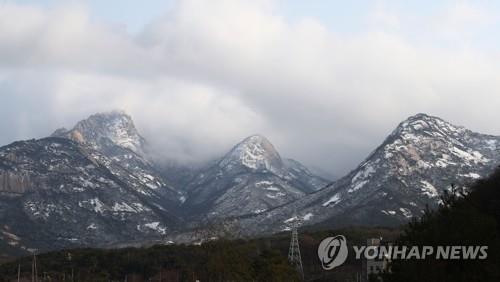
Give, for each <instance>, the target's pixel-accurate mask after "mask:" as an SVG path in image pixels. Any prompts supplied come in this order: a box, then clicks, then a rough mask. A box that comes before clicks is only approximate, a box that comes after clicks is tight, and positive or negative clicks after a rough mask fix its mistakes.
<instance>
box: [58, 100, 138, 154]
mask: <svg viewBox="0 0 500 282" xmlns="http://www.w3.org/2000/svg"><path fill="white" fill-rule="evenodd" d="M52 136H56V137H66V138H69V139H71V140H74V141H76V142H78V143H85V144H88V145H91V146H92V147H93V148H94V149H95V150H98V151H106V150H108V149H109V147H110V146H112V145H117V146H120V147H122V148H126V149H129V150H131V151H132V152H134V153H136V154H138V155H140V156H145V153H144V151H145V146H146V140H145V139H144V138H143V137H142V136H141V135H140V134H139V132H138V131H137V129H136V128H135V125H134V122H133V120H132V118H131V117H130V116H129V115H127V114H126V113H125V112H123V111H116V110H115V111H111V112H107V113H98V114H94V115H92V116H90V117H89V118H87V119H85V120H82V121H80V122H78V123H77V124H76V125H75V127H73V129H71V130H67V129H65V128H60V129H58V130H56V131H55V132H54V133H53V134H52Z"/></svg>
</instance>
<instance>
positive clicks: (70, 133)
mask: <svg viewBox="0 0 500 282" xmlns="http://www.w3.org/2000/svg"><path fill="white" fill-rule="evenodd" d="M146 148H147V147H146V141H145V140H144V138H143V137H141V135H140V134H139V133H138V131H137V129H136V128H135V126H134V123H133V121H132V119H131V118H130V116H128V115H126V114H125V113H123V112H117V111H114V112H110V113H100V114H95V115H92V116H90V117H89V118H88V119H86V120H83V121H80V122H78V123H77V124H76V126H75V127H74V128H73V129H71V130H66V129H59V130H57V131H56V132H54V134H52V137H49V138H44V139H40V140H29V141H21V142H15V143H13V144H11V145H8V146H5V147H1V148H0V222H1V223H2V227H0V228H1V230H0V232H1V233H0V237H2V239H4V240H5V241H4V242H7V245H5V244H4V246H1V244H0V248H2V249H3V247H6V248H8V247H9V246H11V247H16V248H17V249H18V250H26V249H30V248H37V249H42V250H44V249H45V250H47V249H55V248H63V247H68V246H103V245H107V244H111V243H116V242H120V241H131V240H141V241H142V240H146V239H159V238H162V237H163V236H164V235H165V234H166V232H167V231H171V230H172V229H174V228H178V227H179V225H180V223H181V222H182V219H181V218H180V217H179V214H180V212H179V209H180V205H181V203H182V201H183V200H184V194H183V193H181V192H179V191H177V190H176V189H175V188H174V187H172V186H171V185H169V184H168V183H166V181H164V180H163V178H162V176H161V174H160V173H159V172H158V170H157V169H156V167H155V165H154V164H153V163H152V162H150V161H149V159H148V157H147V154H146V153H145V152H146ZM2 234H3V235H2ZM9 244H10V245H9Z"/></svg>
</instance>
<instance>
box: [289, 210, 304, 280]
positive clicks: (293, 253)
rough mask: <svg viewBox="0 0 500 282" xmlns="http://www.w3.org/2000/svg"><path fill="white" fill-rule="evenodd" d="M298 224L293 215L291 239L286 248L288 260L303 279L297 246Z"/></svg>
mask: <svg viewBox="0 0 500 282" xmlns="http://www.w3.org/2000/svg"><path fill="white" fill-rule="evenodd" d="M298 226H299V219H298V217H297V216H295V220H294V221H293V222H292V226H291V227H292V239H291V240H290V248H289V249H288V261H289V262H290V264H291V265H292V266H293V267H295V269H296V270H297V272H298V273H299V275H300V277H301V278H302V280H304V269H303V268H302V258H301V256H300V247H299V232H298V231H297V229H298Z"/></svg>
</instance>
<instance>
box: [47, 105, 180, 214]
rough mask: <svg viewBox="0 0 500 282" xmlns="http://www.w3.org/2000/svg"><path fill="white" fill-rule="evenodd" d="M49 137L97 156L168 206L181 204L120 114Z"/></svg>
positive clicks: (97, 117) (101, 116)
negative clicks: (156, 193)
mask: <svg viewBox="0 0 500 282" xmlns="http://www.w3.org/2000/svg"><path fill="white" fill-rule="evenodd" d="M51 136H53V137H62V138H68V139H71V140H73V141H75V142H77V143H79V144H81V145H83V146H88V147H90V148H92V149H93V150H96V151H98V152H101V153H102V154H103V155H105V156H106V157H108V158H109V159H110V160H111V161H113V162H114V163H117V164H118V165H120V166H121V167H123V168H125V169H126V170H127V171H128V172H129V173H131V174H133V175H134V176H135V177H137V178H138V179H140V180H141V182H142V183H143V185H145V186H147V187H148V188H149V189H155V190H156V191H158V192H159V193H160V194H162V195H163V197H164V198H165V199H166V200H167V201H168V202H170V204H179V203H180V202H182V201H183V200H184V195H183V193H181V192H179V191H178V190H176V189H175V188H174V187H173V186H172V185H170V184H169V183H167V182H166V181H165V180H164V178H163V177H162V175H161V171H160V170H159V169H158V168H157V167H156V165H155V164H154V163H153V162H152V161H151V160H150V158H149V157H148V154H147V151H148V148H147V142H146V140H145V139H144V138H143V137H142V136H141V135H140V134H139V132H138V130H137V129H136V127H135V125H134V122H133V120H132V118H131V117H130V116H129V115H127V114H126V113H124V112H122V111H112V112H107V113H98V114H94V115H92V116H90V117H89V118H87V119H85V120H82V121H80V122H78V123H77V124H76V125H75V127H74V128H73V129H71V130H66V129H64V128H62V129H58V130H56V131H55V132H54V133H53V134H52V135H51Z"/></svg>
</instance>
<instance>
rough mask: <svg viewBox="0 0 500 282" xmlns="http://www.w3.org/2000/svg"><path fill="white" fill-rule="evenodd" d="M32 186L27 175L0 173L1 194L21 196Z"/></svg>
mask: <svg viewBox="0 0 500 282" xmlns="http://www.w3.org/2000/svg"><path fill="white" fill-rule="evenodd" d="M32 186H33V183H32V181H31V180H30V177H29V176H28V175H23V174H15V173H12V172H9V171H0V193H1V194H19V195H21V194H23V193H25V192H26V191H28V190H29V189H31V187H32Z"/></svg>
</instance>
